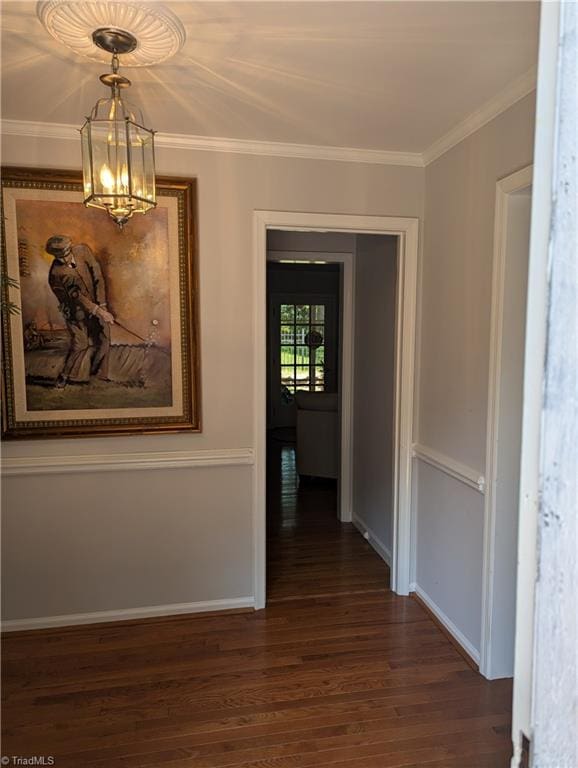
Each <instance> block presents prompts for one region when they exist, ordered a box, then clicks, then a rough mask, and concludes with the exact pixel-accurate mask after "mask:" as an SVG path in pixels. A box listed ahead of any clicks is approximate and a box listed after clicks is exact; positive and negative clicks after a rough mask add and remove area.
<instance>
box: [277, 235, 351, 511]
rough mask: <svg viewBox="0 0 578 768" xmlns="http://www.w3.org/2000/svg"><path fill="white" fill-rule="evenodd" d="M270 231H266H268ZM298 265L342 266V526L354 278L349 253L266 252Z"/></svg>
mask: <svg viewBox="0 0 578 768" xmlns="http://www.w3.org/2000/svg"><path fill="white" fill-rule="evenodd" d="M268 229H269V227H268ZM285 260H291V261H299V262H305V263H309V264H312V263H315V262H319V261H326V262H329V263H330V264H343V296H342V306H341V317H342V321H341V326H342V327H341V331H342V333H341V336H339V334H338V339H339V342H340V345H341V349H340V353H341V354H340V360H341V365H340V372H339V373H340V376H339V409H340V414H341V419H340V421H341V424H340V439H341V456H340V468H339V470H340V471H339V481H338V482H339V519H340V520H341V522H342V523H351V522H352V520H353V506H352V503H353V498H352V492H353V483H352V480H353V478H352V474H353V365H354V358H353V338H354V328H355V309H354V303H353V302H354V295H355V282H354V281H355V275H354V271H353V254H352V253H345V252H344V253H334V252H329V251H316V252H308V251H269V252H268V254H267V261H285Z"/></svg>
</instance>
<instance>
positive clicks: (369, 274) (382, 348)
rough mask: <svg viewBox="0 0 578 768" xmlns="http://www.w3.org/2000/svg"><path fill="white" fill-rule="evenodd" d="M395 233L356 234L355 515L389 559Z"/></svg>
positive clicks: (393, 370)
mask: <svg viewBox="0 0 578 768" xmlns="http://www.w3.org/2000/svg"><path fill="white" fill-rule="evenodd" d="M396 275H397V238H396V237H389V236H380V235H357V248H356V253H355V300H354V305H355V340H354V384H353V392H354V405H353V488H352V490H353V517H354V520H356V521H357V522H358V525H359V527H360V528H361V529H362V530H366V531H368V533H369V534H370V541H372V543H373V544H374V545H376V548H377V549H378V550H379V551H380V552H381V554H382V555H384V554H385V556H386V558H387V559H389V560H390V561H391V546H392V520H393V517H392V514H393V507H392V503H393V496H392V489H393V426H394V424H393V409H394V376H395V302H396Z"/></svg>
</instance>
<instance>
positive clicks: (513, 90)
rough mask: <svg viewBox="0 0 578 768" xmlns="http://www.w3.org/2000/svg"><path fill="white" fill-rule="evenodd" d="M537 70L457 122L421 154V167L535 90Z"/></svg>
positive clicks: (519, 79)
mask: <svg viewBox="0 0 578 768" xmlns="http://www.w3.org/2000/svg"><path fill="white" fill-rule="evenodd" d="M536 78H537V69H536V67H532V69H529V70H528V71H527V72H526V73H525V74H523V75H522V76H521V77H519V78H517V79H516V80H514V81H513V82H511V83H510V85H508V87H507V88H504V90H503V91H500V93H498V94H497V95H496V96H494V98H493V99H490V100H489V101H487V102H486V103H485V104H483V105H482V106H481V107H479V108H478V109H476V111H475V112H472V113H471V114H470V115H468V116H467V117H466V118H465V119H464V120H462V121H461V122H459V123H458V124H457V125H456V126H454V127H453V128H452V129H451V130H450V131H448V132H447V133H446V134H444V135H443V136H442V137H441V138H439V139H438V140H437V141H435V142H434V143H433V144H432V145H431V146H429V147H428V148H427V149H426V150H425V151H424V152H423V154H422V160H423V165H424V166H427V165H429V164H430V163H433V162H434V160H437V159H438V157H441V156H442V155H444V154H445V153H446V152H448V151H449V150H450V149H451V148H452V147H455V146H456V144H459V143H460V142H461V141H463V140H464V139H467V137H468V136H470V135H471V134H472V133H475V132H476V131H477V130H479V129H480V128H482V127H483V126H484V125H486V123H489V122H490V120H493V119H494V118H495V117H497V116H498V115H500V114H501V113H502V112H505V111H506V110H507V109H509V108H510V107H511V106H513V105H514V104H515V103H516V102H517V101H520V99H523V98H524V96H527V95H528V94H529V93H531V92H532V91H533V90H535V88H536Z"/></svg>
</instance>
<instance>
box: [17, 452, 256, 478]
mask: <svg viewBox="0 0 578 768" xmlns="http://www.w3.org/2000/svg"><path fill="white" fill-rule="evenodd" d="M254 461H255V452H254V450H253V449H252V448H226V449H215V450H203V451H167V452H163V453H161V452H157V453H122V454H98V455H85V456H78V455H77V456H27V457H24V458H21V457H14V458H3V459H2V476H3V477H15V476H19V477H22V476H31V475H63V474H69V473H73V472H126V471H128V470H142V469H195V468H199V467H230V466H252V465H253V464H254Z"/></svg>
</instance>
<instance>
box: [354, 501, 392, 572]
mask: <svg viewBox="0 0 578 768" xmlns="http://www.w3.org/2000/svg"><path fill="white" fill-rule="evenodd" d="M353 525H354V526H355V527H356V528H357V530H358V531H359V532H360V533H361V535H362V536H363V538H364V539H366V540H367V541H368V542H369V543H370V544H371V546H372V547H373V549H374V550H375V551H376V552H377V554H378V555H379V556H380V557H381V559H382V560H385V562H386V563H387V564H388V565H389V567H390V568H391V550H389V549H388V548H387V547H386V546H385V544H384V543H383V541H382V540H381V539H380V538H379V536H377V534H376V533H374V532H373V531H372V530H371V528H370V527H369V526H368V525H367V524H366V523H365V522H364V521H363V520H362V519H361V518H360V517H359V515H355V514H354V515H353Z"/></svg>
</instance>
